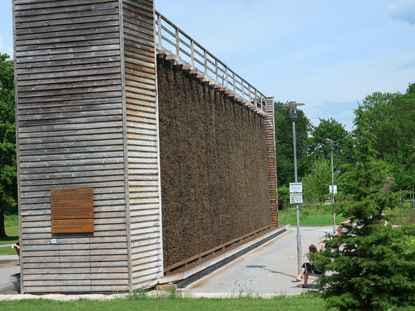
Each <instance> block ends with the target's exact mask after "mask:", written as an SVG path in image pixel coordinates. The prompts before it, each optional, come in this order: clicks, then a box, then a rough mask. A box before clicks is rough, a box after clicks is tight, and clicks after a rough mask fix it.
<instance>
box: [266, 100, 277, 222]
mask: <svg viewBox="0 0 415 311" xmlns="http://www.w3.org/2000/svg"><path fill="white" fill-rule="evenodd" d="M266 114H267V115H266V117H265V133H266V142H267V150H268V189H269V190H268V192H269V208H270V214H271V224H272V225H273V226H274V227H278V225H279V220H278V191H277V165H276V164H277V162H276V152H275V125H274V97H267V98H266Z"/></svg>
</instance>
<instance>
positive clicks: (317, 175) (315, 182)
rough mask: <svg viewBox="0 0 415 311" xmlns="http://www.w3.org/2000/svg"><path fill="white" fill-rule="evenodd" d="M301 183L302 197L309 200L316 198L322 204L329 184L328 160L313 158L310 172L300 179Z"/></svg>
mask: <svg viewBox="0 0 415 311" xmlns="http://www.w3.org/2000/svg"><path fill="white" fill-rule="evenodd" d="M302 183H303V189H304V190H303V191H304V197H305V198H307V199H309V200H313V199H318V200H319V202H320V203H321V204H323V203H324V201H325V199H326V196H327V194H328V193H329V185H331V168H330V162H329V161H328V160H326V159H324V158H321V159H317V160H315V161H314V162H313V163H312V166H311V172H310V173H309V174H308V175H307V176H306V177H304V178H303V179H302Z"/></svg>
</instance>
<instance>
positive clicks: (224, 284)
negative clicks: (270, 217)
mask: <svg viewBox="0 0 415 311" xmlns="http://www.w3.org/2000/svg"><path fill="white" fill-rule="evenodd" d="M332 230H333V227H302V228H301V239H302V243H301V244H302V253H303V255H305V254H306V253H307V252H308V246H309V245H310V244H315V245H316V246H318V247H319V246H320V245H321V240H322V238H323V237H324V235H325V233H326V232H332ZM296 235H297V229H296V227H290V228H289V229H288V232H287V233H284V234H283V235H281V236H279V237H277V238H276V239H274V240H273V241H270V242H269V243H267V244H265V245H263V246H262V247H260V248H258V249H256V250H254V251H252V252H250V253H248V254H247V255H245V256H244V257H242V258H240V259H238V260H236V261H235V262H233V263H231V264H229V265H227V266H225V267H223V268H221V269H220V270H218V271H216V272H214V273H212V274H210V275H208V276H206V277H205V278H203V279H201V280H199V281H197V282H195V283H193V284H191V285H189V286H188V287H187V288H186V289H184V290H183V292H184V293H187V294H189V296H196V297H197V296H206V297H208V296H210V297H212V296H229V295H230V296H240V295H253V296H255V295H259V296H272V295H274V296H275V295H278V294H288V295H295V294H300V293H302V292H303V291H304V290H303V289H301V288H299V287H298V285H299V284H300V283H292V282H291V280H292V279H293V278H294V277H295V276H296V275H297V247H296V245H297V244H296V243H297V242H296V241H297V238H296ZM304 260H306V257H303V262H304Z"/></svg>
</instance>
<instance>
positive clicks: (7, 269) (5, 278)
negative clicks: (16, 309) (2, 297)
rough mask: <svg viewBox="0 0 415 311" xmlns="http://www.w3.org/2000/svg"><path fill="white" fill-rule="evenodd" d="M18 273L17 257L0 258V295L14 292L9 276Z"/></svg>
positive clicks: (6, 256)
mask: <svg viewBox="0 0 415 311" xmlns="http://www.w3.org/2000/svg"><path fill="white" fill-rule="evenodd" d="M19 272H20V266H19V258H18V257H17V255H5V256H0V293H6V292H10V291H12V292H14V286H13V283H12V282H11V280H10V276H11V275H12V274H15V273H19Z"/></svg>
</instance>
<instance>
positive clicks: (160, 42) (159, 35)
mask: <svg viewBox="0 0 415 311" xmlns="http://www.w3.org/2000/svg"><path fill="white" fill-rule="evenodd" d="M157 26H158V34H157V35H158V37H159V44H158V46H159V48H160V49H162V48H163V36H162V34H161V31H162V28H161V15H160V14H157Z"/></svg>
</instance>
